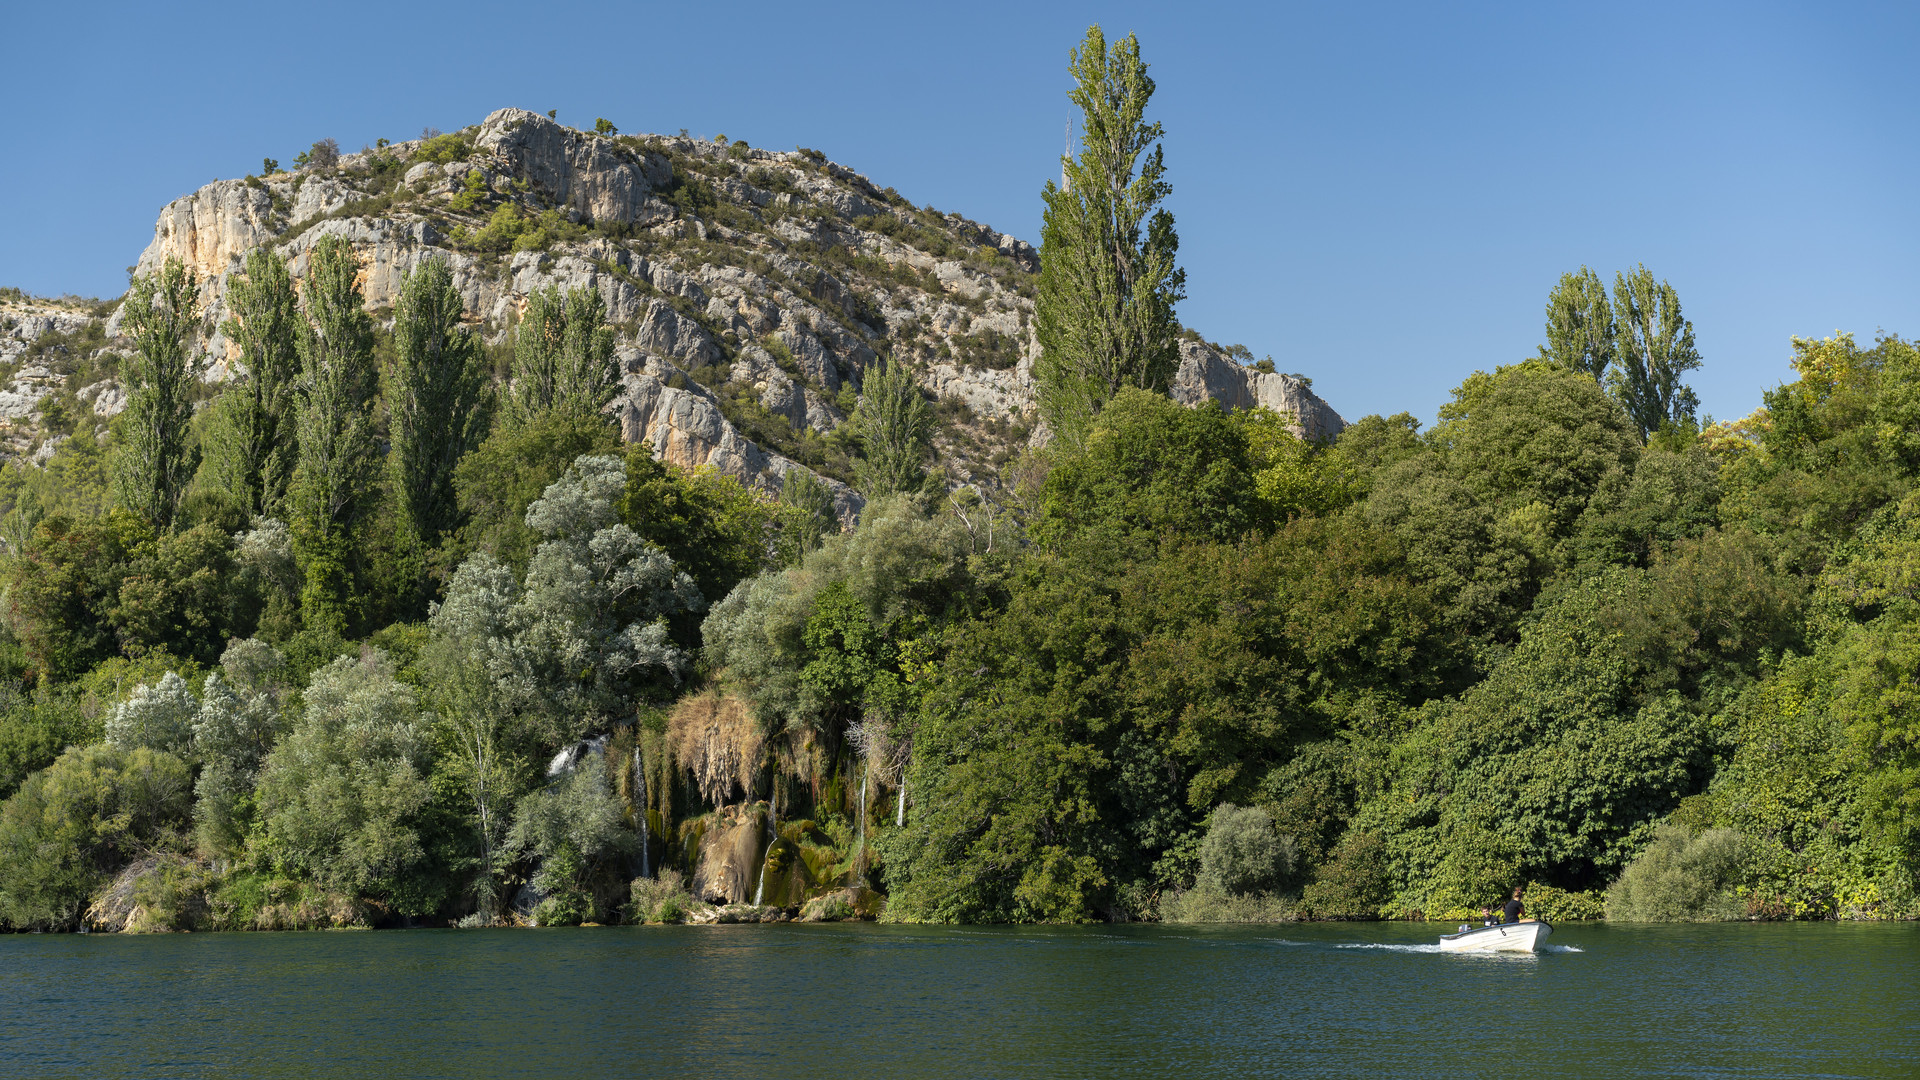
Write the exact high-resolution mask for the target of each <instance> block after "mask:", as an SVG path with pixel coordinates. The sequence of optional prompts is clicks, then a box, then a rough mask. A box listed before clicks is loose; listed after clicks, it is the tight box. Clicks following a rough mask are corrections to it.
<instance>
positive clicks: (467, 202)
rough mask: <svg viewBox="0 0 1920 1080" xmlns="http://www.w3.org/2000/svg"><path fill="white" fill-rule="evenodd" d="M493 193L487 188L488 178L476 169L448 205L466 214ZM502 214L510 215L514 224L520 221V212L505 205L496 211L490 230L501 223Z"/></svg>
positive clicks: (515, 230)
mask: <svg viewBox="0 0 1920 1080" xmlns="http://www.w3.org/2000/svg"><path fill="white" fill-rule="evenodd" d="M492 193H493V192H492V191H491V189H489V188H488V187H487V178H486V177H485V176H484V175H482V174H481V173H480V171H479V170H478V169H476V170H474V171H473V172H470V173H468V174H467V178H466V180H465V181H463V182H462V184H461V187H460V190H459V191H458V192H457V193H455V194H454V196H453V199H452V200H451V201H450V202H448V204H447V205H448V206H450V207H452V208H453V210H454V211H455V212H457V213H462V214H465V213H468V212H470V211H472V210H474V209H475V208H477V207H478V206H479V205H480V204H481V203H482V202H483V201H485V200H486V198H487V196H489V195H491V194H492ZM502 213H505V214H507V215H509V216H510V217H511V218H512V220H513V221H514V222H518V221H519V219H520V212H519V211H518V210H515V209H514V208H513V207H512V206H511V205H503V206H501V207H500V209H499V210H496V211H494V215H493V222H491V223H489V226H488V227H489V228H490V229H491V228H493V227H494V226H495V225H497V224H498V223H499V221H500V215H501V214H502ZM513 232H514V233H517V232H519V229H518V228H517V227H516V228H514V229H513ZM512 238H513V237H512V235H511V234H509V235H508V236H507V239H509V240H511V239H512Z"/></svg>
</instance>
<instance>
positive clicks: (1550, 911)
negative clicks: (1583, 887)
mask: <svg viewBox="0 0 1920 1080" xmlns="http://www.w3.org/2000/svg"><path fill="white" fill-rule="evenodd" d="M1526 903H1527V917H1528V918H1530V919H1544V920H1545V921H1547V922H1550V923H1563V922H1590V921H1594V920H1598V919H1604V918H1606V916H1607V911H1606V908H1607V904H1606V897H1605V896H1603V895H1601V894H1600V893H1598V892H1569V891H1567V890H1566V889H1556V888H1554V887H1553V886H1551V885H1541V884H1537V883H1535V884H1530V885H1528V886H1527V893H1526Z"/></svg>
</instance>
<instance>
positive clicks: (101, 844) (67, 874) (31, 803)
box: [0, 745, 193, 930]
mask: <svg viewBox="0 0 1920 1080" xmlns="http://www.w3.org/2000/svg"><path fill="white" fill-rule="evenodd" d="M192 804H193V774H192V772H191V771H190V770H188V768H187V766H186V763H185V762H182V761H181V760H180V759H179V758H177V757H174V756H173V755H172V754H168V753H164V752H161V751H157V750H149V749H147V748H145V747H141V748H139V749H136V750H121V749H118V748H116V747H112V746H105V745H96V746H89V747H85V748H75V749H72V750H68V751H67V752H66V753H64V754H62V755H60V758H59V760H57V761H55V762H54V763H53V764H52V765H51V766H49V767H48V768H46V769H45V770H43V771H41V772H37V773H35V774H33V775H32V776H30V777H28V778H27V782H26V783H25V784H22V785H21V787H20V790H19V791H18V792H16V793H14V796H13V797H12V798H10V799H8V800H7V802H6V805H5V806H4V807H0V920H4V921H5V922H6V923H7V924H8V925H11V926H13V927H15V928H17V929H23V930H24V929H64V928H68V927H72V926H74V925H75V924H77V923H78V922H79V919H80V913H81V911H82V909H83V908H84V907H85V906H86V903H87V898H88V897H89V896H91V895H93V893H94V891H95V890H96V889H98V888H99V887H100V886H101V885H103V884H105V883H106V881H107V879H108V878H109V877H110V876H111V875H112V874H113V873H114V872H115V871H116V870H117V869H119V868H120V867H121V866H123V865H125V864H126V863H127V862H128V861H129V860H131V859H132V858H133V857H135V856H136V855H138V854H141V853H143V852H149V851H156V850H167V849H177V848H180V847H183V846H184V844H185V835H186V833H185V826H186V823H187V814H188V811H189V810H190V809H191V808H192Z"/></svg>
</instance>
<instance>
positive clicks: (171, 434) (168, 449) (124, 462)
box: [113, 258, 201, 528]
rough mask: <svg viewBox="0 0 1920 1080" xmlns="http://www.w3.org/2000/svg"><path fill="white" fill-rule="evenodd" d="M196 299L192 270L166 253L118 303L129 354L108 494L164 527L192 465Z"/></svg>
mask: <svg viewBox="0 0 1920 1080" xmlns="http://www.w3.org/2000/svg"><path fill="white" fill-rule="evenodd" d="M199 297H200V285H199V281H198V280H197V279H196V278H195V276H194V273H193V271H192V270H190V269H188V268H187V267H186V266H184V265H182V264H181V262H180V260H179V259H174V258H169V259H168V260H167V261H166V263H165V265H163V266H162V267H161V268H160V270H159V271H158V272H157V273H154V274H150V275H148V276H146V277H136V278H134V279H133V287H132V288H131V289H129V290H128V291H127V299H126V301H125V302H124V303H123V304H122V305H121V318H122V325H124V326H125V328H126V332H127V334H128V335H129V336H130V337H132V338H133V341H134V352H133V355H131V356H129V357H128V358H127V361H126V370H125V374H126V380H127V408H126V411H125V412H124V413H123V414H121V416H120V418H119V420H118V421H117V423H116V425H115V426H116V428H117V429H118V438H117V439H116V440H115V441H116V444H117V445H116V446H115V449H114V461H113V488H114V494H115V495H116V496H117V497H118V498H119V500H120V504H121V505H122V506H124V507H126V508H127V509H128V510H131V511H133V512H134V513H136V514H139V515H140V516H142V517H144V518H146V519H147V520H149V521H151V522H153V523H154V524H156V525H159V526H161V527H162V528H166V527H169V526H171V525H172V524H173V518H174V514H175V513H176V512H177V511H178V510H179V508H180V500H181V498H182V497H183V496H184V495H185V494H186V491H187V485H188V483H189V482H190V481H192V479H193V473H194V470H195V468H196V467H197V465H198V460H197V455H196V454H195V452H194V449H193V447H192V445H191V443H190V441H189V439H188V429H189V428H190V426H191V425H192V421H193V391H194V388H195V385H196V384H197V383H198V382H199V379H200V366H201V365H200V364H199V363H198V362H196V361H195V359H194V356H193V348H194V345H195V343H196V339H197V338H198V337H199V333H200V322H201V311H200V300H199Z"/></svg>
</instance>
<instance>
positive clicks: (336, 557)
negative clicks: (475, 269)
mask: <svg viewBox="0 0 1920 1080" xmlns="http://www.w3.org/2000/svg"><path fill="white" fill-rule="evenodd" d="M359 269H360V268H359V264H358V263H356V262H355V261H354V257H353V249H352V248H351V247H350V246H349V245H348V244H347V242H346V241H345V240H343V239H341V238H339V237H337V236H329V237H326V238H324V239H322V240H321V241H320V242H319V243H318V244H315V245H314V248H313V253H312V255H311V257H310V259H309V261H308V265H307V277H306V283H305V288H304V289H303V290H302V291H303V293H304V295H305V299H306V316H307V317H306V323H307V325H306V326H305V328H304V332H303V333H302V334H301V336H300V387H299V397H300V404H299V439H300V453H299V464H298V466H297V468H296V469H295V471H294V479H293V493H292V496H293V497H292V504H293V513H292V515H291V518H292V521H291V522H290V524H291V526H292V533H293V550H294V555H295V557H296V558H297V559H298V560H299V562H300V568H301V570H302V572H303V573H304V574H305V576H306V585H305V587H304V589H303V590H302V592H301V594H300V613H301V618H302V620H303V621H304V622H305V624H306V625H307V626H308V627H309V628H311V629H331V630H333V631H335V632H336V633H343V634H344V633H345V632H346V630H347V624H348V620H349V616H350V614H351V612H352V610H353V604H354V589H353V576H354V575H353V569H354V557H355V554H356V550H357V545H356V540H357V539H358V538H359V534H360V532H361V526H362V525H363V523H364V521H365V519H366V517H367V514H368V511H369V509H370V508H371V503H372V493H373V486H374V481H375V478H376V476H377V475H378V474H377V469H378V462H377V459H376V454H375V448H374V443H373V401H374V394H375V392H376V390H377V381H378V380H377V376H376V374H375V371H374V362H373V322H372V320H371V319H369V318H368V317H367V313H366V311H365V310H363V308H362V300H361V296H360V287H359V285H358V284H356V283H355V278H356V276H357V275H358V273H359Z"/></svg>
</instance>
